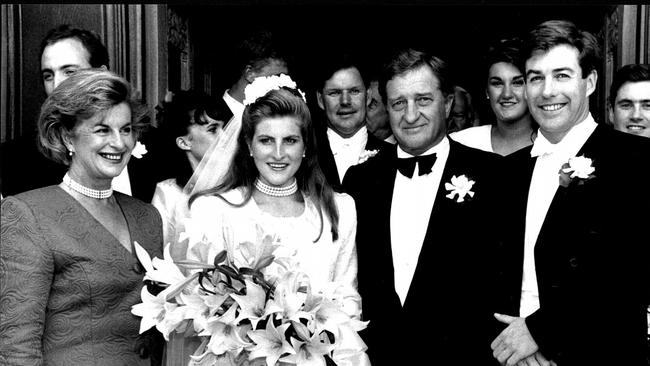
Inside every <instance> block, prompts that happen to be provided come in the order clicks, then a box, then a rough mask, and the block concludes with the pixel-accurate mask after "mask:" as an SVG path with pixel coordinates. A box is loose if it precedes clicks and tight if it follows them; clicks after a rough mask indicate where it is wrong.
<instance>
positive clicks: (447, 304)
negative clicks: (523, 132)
mask: <svg viewBox="0 0 650 366" xmlns="http://www.w3.org/2000/svg"><path fill="white" fill-rule="evenodd" d="M380 90H381V93H382V96H383V98H384V100H385V102H386V106H387V109H388V113H389V121H390V125H391V128H392V130H393V133H394V135H395V138H396V140H397V146H391V148H390V149H386V150H382V151H381V152H380V153H379V154H378V155H377V156H375V157H372V158H370V159H369V160H368V161H366V162H365V163H363V164H360V165H356V166H353V167H351V168H350V169H349V170H348V173H347V175H346V177H345V180H344V182H343V186H344V188H345V189H346V191H347V192H349V193H350V194H351V195H352V196H353V197H354V199H355V202H356V207H357V216H358V227H357V252H358V262H359V275H358V279H359V292H360V293H361V296H362V299H363V317H364V319H365V320H369V321H370V323H369V326H368V328H367V331H366V332H365V334H362V336H363V338H364V340H365V341H366V342H367V344H368V347H369V348H368V352H369V356H370V357H371V362H372V363H373V365H412V364H416V363H419V362H422V361H426V364H440V365H449V364H463V365H485V364H489V363H490V362H494V363H495V364H496V362H495V361H494V360H493V359H492V357H491V354H490V349H489V342H490V340H491V339H492V338H493V337H494V336H495V335H496V334H497V333H498V332H497V331H496V328H494V332H491V329H492V328H491V326H492V325H496V321H494V320H493V319H492V316H491V313H490V309H491V300H490V294H491V293H492V291H491V286H492V284H493V280H492V276H491V273H492V270H491V269H490V267H489V266H491V265H492V263H493V261H492V260H490V259H489V257H490V255H491V253H493V252H494V251H495V246H496V241H495V240H494V239H493V235H491V231H490V230H489V226H490V225H492V224H491V222H492V219H491V218H492V217H494V213H493V212H490V208H491V207H492V204H493V200H494V199H495V198H496V197H497V194H496V184H495V178H496V177H498V176H500V175H499V174H498V164H499V159H500V157H498V156H497V155H494V154H491V153H487V152H483V151H479V150H476V149H473V148H469V147H465V146H463V145H461V144H459V143H456V142H454V141H453V140H451V139H449V138H448V137H447V134H446V122H445V121H446V117H447V116H448V115H449V112H450V110H451V106H452V102H453V84H452V83H451V81H450V80H449V75H448V67H447V66H446V64H445V62H443V61H442V60H440V59H439V58H436V57H433V56H429V55H427V54H426V53H423V52H419V51H415V50H412V49H409V50H405V51H402V52H399V53H397V54H396V55H395V56H394V57H393V58H392V59H391V60H390V61H389V62H388V63H387V64H386V66H385V67H384V70H383V71H382V75H381V77H380ZM491 322H494V324H493V323H491Z"/></svg>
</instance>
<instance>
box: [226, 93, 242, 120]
mask: <svg viewBox="0 0 650 366" xmlns="http://www.w3.org/2000/svg"><path fill="white" fill-rule="evenodd" d="M229 90H230V89H228V90H226V91H225V92H223V101H224V102H226V104H227V105H228V108H230V111H231V112H232V115H233V116H235V117H239V118H241V116H243V115H244V108H245V107H246V106H244V104H242V103H240V102H239V101H238V100H237V99H235V98H233V97H231V96H230V94H228V91H229Z"/></svg>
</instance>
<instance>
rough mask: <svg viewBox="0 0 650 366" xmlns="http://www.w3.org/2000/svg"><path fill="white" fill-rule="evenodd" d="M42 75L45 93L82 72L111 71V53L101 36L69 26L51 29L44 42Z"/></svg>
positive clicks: (42, 44) (42, 46)
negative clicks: (109, 68)
mask: <svg viewBox="0 0 650 366" xmlns="http://www.w3.org/2000/svg"><path fill="white" fill-rule="evenodd" d="M40 55H41V75H42V77H43V86H44V87H45V93H46V94H47V95H50V94H51V93H52V90H54V88H55V87H56V86H57V85H59V83H61V82H62V81H63V80H65V79H67V78H68V76H70V75H72V74H73V73H74V72H75V71H77V70H79V69H87V68H90V67H94V68H104V69H108V51H107V50H106V47H104V44H102V41H101V39H100V38H99V35H97V34H96V33H95V32H93V31H89V30H86V29H80V28H74V27H71V26H70V25H68V24H63V25H60V26H58V27H56V28H53V29H51V30H50V31H49V32H48V33H47V34H46V35H45V38H44V39H43V41H42V42H41V52H40Z"/></svg>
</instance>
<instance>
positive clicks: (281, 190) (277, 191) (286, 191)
mask: <svg viewBox="0 0 650 366" xmlns="http://www.w3.org/2000/svg"><path fill="white" fill-rule="evenodd" d="M255 188H257V190H258V191H260V192H262V193H264V194H266V195H269V196H273V197H287V196H291V195H292V194H294V193H296V192H298V182H297V181H296V179H295V178H294V180H293V182H292V183H291V184H289V185H288V186H286V187H273V186H270V185H268V184H266V183H264V182H262V181H261V180H260V179H259V178H257V179H255Z"/></svg>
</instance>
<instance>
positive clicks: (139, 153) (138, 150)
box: [131, 141, 147, 159]
mask: <svg viewBox="0 0 650 366" xmlns="http://www.w3.org/2000/svg"><path fill="white" fill-rule="evenodd" d="M146 153H147V147H146V146H144V144H143V143H141V142H140V141H137V142H136V143H135V147H134V148H133V151H131V155H133V157H135V158H136V159H142V157H143V156H144V154H146Z"/></svg>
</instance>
